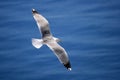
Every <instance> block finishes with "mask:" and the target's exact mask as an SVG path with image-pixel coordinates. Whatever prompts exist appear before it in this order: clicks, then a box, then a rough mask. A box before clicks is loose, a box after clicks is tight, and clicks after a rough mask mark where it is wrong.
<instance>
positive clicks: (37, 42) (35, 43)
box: [32, 38, 43, 49]
mask: <svg viewBox="0 0 120 80" xmlns="http://www.w3.org/2000/svg"><path fill="white" fill-rule="evenodd" d="M32 45H33V46H34V47H35V48H37V49H39V48H40V47H42V45H43V40H42V39H35V38H32Z"/></svg>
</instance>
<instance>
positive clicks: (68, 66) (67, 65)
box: [64, 62, 72, 71]
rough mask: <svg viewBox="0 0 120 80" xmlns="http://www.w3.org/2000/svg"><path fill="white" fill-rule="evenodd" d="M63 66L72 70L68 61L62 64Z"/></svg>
mask: <svg viewBox="0 0 120 80" xmlns="http://www.w3.org/2000/svg"><path fill="white" fill-rule="evenodd" d="M64 66H65V67H66V68H67V69H68V70H70V71H71V70H72V68H71V64H70V62H68V63H67V64H64Z"/></svg>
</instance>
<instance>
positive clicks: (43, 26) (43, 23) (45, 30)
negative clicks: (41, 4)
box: [32, 9, 51, 37]
mask: <svg viewBox="0 0 120 80" xmlns="http://www.w3.org/2000/svg"><path fill="white" fill-rule="evenodd" d="M32 14H33V17H34V19H35V21H36V22H37V25H38V28H39V30H40V32H41V34H42V37H46V36H50V35H51V32H50V29H49V23H48V21H47V20H46V19H45V18H44V17H43V16H42V15H40V14H39V13H38V12H37V11H36V10H35V9H32Z"/></svg>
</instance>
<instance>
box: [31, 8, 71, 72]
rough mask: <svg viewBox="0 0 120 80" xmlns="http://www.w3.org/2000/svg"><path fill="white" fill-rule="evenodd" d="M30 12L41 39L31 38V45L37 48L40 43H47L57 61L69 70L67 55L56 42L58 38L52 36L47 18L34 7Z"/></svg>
mask: <svg viewBox="0 0 120 80" xmlns="http://www.w3.org/2000/svg"><path fill="white" fill-rule="evenodd" d="M32 14H33V17H34V19H35V21H36V23H37V25H38V28H39V30H40V32H41V34H42V39H36V38H32V45H33V46H34V47H35V48H37V49H39V48H40V47H41V46H42V45H47V46H48V47H49V48H50V49H51V50H52V51H53V52H54V54H55V55H56V56H57V58H58V59H59V61H60V62H61V63H62V64H63V65H64V66H65V67H66V68H67V69H68V70H70V71H71V70H72V68H71V64H70V61H69V58H68V55H67V53H66V51H65V49H64V48H63V47H61V46H60V45H59V44H58V42H59V41H60V39H58V38H55V37H53V35H52V34H51V32H50V28H49V22H48V21H47V19H45V17H43V16H42V15H41V14H39V13H38V12H37V11H36V10H35V9H32Z"/></svg>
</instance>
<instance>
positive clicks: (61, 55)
mask: <svg viewBox="0 0 120 80" xmlns="http://www.w3.org/2000/svg"><path fill="white" fill-rule="evenodd" d="M46 45H47V46H48V47H49V48H50V49H51V50H52V51H53V52H54V53H55V55H56V56H57V57H58V59H59V61H60V62H61V63H63V65H64V66H65V67H66V68H67V69H69V70H71V65H70V61H69V59H68V55H67V53H66V51H65V50H64V48H62V47H61V46H60V45H59V44H58V43H57V42H51V43H47V44H46Z"/></svg>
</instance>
